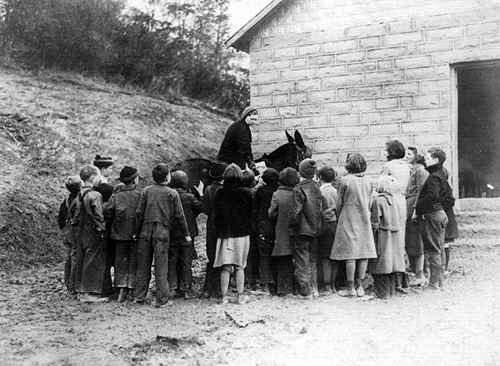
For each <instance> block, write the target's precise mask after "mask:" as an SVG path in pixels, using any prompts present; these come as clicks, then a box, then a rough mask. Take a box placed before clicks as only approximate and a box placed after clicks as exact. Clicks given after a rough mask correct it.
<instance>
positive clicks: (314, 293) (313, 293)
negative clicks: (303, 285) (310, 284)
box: [312, 291, 319, 300]
mask: <svg viewBox="0 0 500 366" xmlns="http://www.w3.org/2000/svg"><path fill="white" fill-rule="evenodd" d="M312 298H313V300H318V299H319V292H318V291H313V292H312Z"/></svg>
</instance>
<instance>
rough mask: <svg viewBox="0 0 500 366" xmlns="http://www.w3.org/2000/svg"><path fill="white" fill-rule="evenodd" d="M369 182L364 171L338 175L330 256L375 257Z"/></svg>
mask: <svg viewBox="0 0 500 366" xmlns="http://www.w3.org/2000/svg"><path fill="white" fill-rule="evenodd" d="M371 193H372V185H371V182H370V178H368V177H366V176H365V175H364V174H348V175H346V176H345V177H342V180H341V181H340V184H339V189H338V197H337V213H338V225H337V231H336V233H335V240H334V242H333V248H332V253H331V254H330V259H334V260H346V259H365V258H376V257H377V252H376V250H375V241H374V239H373V231H372V225H371V221H370V216H371V214H370V201H371Z"/></svg>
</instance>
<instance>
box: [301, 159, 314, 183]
mask: <svg viewBox="0 0 500 366" xmlns="http://www.w3.org/2000/svg"><path fill="white" fill-rule="evenodd" d="M299 173H300V175H301V176H302V177H304V178H307V179H313V178H314V174H316V162H315V161H314V160H313V159H304V160H302V161H301V162H300V165H299Z"/></svg>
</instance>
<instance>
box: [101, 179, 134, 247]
mask: <svg viewBox="0 0 500 366" xmlns="http://www.w3.org/2000/svg"><path fill="white" fill-rule="evenodd" d="M140 198H141V192H140V191H139V190H138V189H137V188H136V187H135V185H132V186H125V187H123V188H122V189H121V190H120V191H118V192H117V193H115V194H114V195H113V196H111V199H110V200H109V203H108V204H107V205H106V207H105V208H104V217H105V218H106V219H107V220H110V221H111V239H114V240H119V241H128V240H132V236H133V235H134V234H135V219H136V211H137V206H138V205H139V200H140Z"/></svg>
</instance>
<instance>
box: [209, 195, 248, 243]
mask: <svg viewBox="0 0 500 366" xmlns="http://www.w3.org/2000/svg"><path fill="white" fill-rule="evenodd" d="M214 208H215V228H216V232H217V237H218V238H239V237H243V236H247V235H250V233H251V232H252V225H251V222H250V219H251V217H252V194H251V193H250V190H248V189H245V188H240V187H227V186H223V187H222V188H221V189H219V190H218V191H217V193H216V194H215V199H214Z"/></svg>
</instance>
